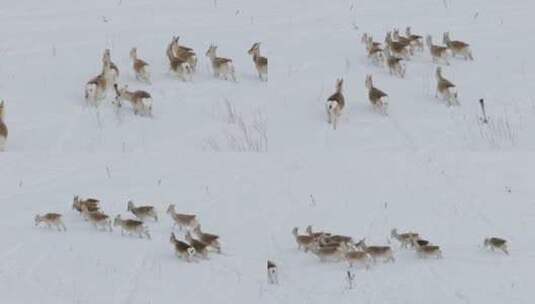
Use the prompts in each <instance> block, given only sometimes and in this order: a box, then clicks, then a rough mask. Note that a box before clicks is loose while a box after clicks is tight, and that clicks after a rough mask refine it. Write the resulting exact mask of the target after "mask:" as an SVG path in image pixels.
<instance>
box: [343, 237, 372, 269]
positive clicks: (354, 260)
mask: <svg viewBox="0 0 535 304" xmlns="http://www.w3.org/2000/svg"><path fill="white" fill-rule="evenodd" d="M340 247H341V250H342V252H343V253H344V259H345V260H346V262H347V263H348V264H349V267H353V266H354V265H355V264H358V265H362V266H364V267H365V268H366V269H369V268H370V255H369V254H367V253H366V252H365V251H360V250H355V249H353V248H351V247H350V246H348V245H347V244H345V243H343V244H341V246H340Z"/></svg>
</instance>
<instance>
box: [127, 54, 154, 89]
mask: <svg viewBox="0 0 535 304" xmlns="http://www.w3.org/2000/svg"><path fill="white" fill-rule="evenodd" d="M130 59H132V67H133V68H134V73H135V75H136V79H137V80H139V81H143V82H146V83H148V84H150V83H151V82H150V70H149V64H148V63H147V62H146V61H144V60H141V59H139V58H138V56H137V48H135V47H133V48H132V49H131V50H130Z"/></svg>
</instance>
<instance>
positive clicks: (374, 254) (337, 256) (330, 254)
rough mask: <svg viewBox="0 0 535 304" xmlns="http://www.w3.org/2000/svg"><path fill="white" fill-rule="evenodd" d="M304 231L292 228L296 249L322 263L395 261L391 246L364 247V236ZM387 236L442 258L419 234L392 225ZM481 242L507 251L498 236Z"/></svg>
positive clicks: (364, 264)
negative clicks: (316, 258)
mask: <svg viewBox="0 0 535 304" xmlns="http://www.w3.org/2000/svg"><path fill="white" fill-rule="evenodd" d="M305 232H306V233H305V234H299V229H298V228H297V227H295V228H293V230H292V234H293V236H294V238H295V242H296V243H297V249H298V250H303V251H304V252H311V253H312V254H314V255H315V256H317V257H318V258H319V259H320V261H322V262H326V261H332V262H338V261H344V260H345V261H346V262H347V263H348V265H349V267H350V268H351V267H353V266H355V265H358V266H361V267H364V268H366V269H369V267H370V265H371V264H376V263H377V261H383V262H394V261H395V258H394V251H393V249H392V247H391V246H368V245H366V239H361V240H359V241H355V239H353V237H351V236H347V235H339V234H333V233H330V232H325V231H313V230H312V226H311V225H309V226H307V228H306V230H305ZM390 237H391V238H393V239H395V240H397V241H398V242H399V243H400V247H401V248H409V247H410V248H412V249H414V250H415V252H416V255H417V256H418V257H419V258H437V259H440V258H442V250H441V249H440V246H438V245H435V244H433V243H431V242H430V241H428V240H426V239H423V238H422V237H421V235H420V234H419V233H416V232H404V233H398V231H397V229H395V228H394V229H392V230H391V232H390ZM483 245H484V246H485V247H488V248H490V249H491V250H492V251H494V250H500V251H502V252H504V253H505V254H509V252H508V250H507V241H506V240H504V239H502V238H498V237H489V238H486V239H485V240H484V242H483Z"/></svg>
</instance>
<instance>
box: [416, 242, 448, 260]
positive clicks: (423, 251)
mask: <svg viewBox="0 0 535 304" xmlns="http://www.w3.org/2000/svg"><path fill="white" fill-rule="evenodd" d="M414 244H415V245H416V254H417V255H418V257H419V258H429V257H434V258H437V259H441V258H442V251H441V250H440V246H436V245H431V244H425V245H420V244H419V243H418V242H415V243H414Z"/></svg>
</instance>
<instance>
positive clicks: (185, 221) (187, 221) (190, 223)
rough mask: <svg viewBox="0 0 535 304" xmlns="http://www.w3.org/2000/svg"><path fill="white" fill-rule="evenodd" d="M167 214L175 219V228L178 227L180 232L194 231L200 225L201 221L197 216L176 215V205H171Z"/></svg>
mask: <svg viewBox="0 0 535 304" xmlns="http://www.w3.org/2000/svg"><path fill="white" fill-rule="evenodd" d="M167 214H169V215H170V216H171V218H172V219H173V222H174V223H173V228H174V227H176V226H178V228H179V229H180V230H182V229H193V228H195V227H197V226H198V225H199V221H198V220H197V216H196V215H195V214H182V213H176V211H175V205H173V204H171V205H169V207H168V208H167Z"/></svg>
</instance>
